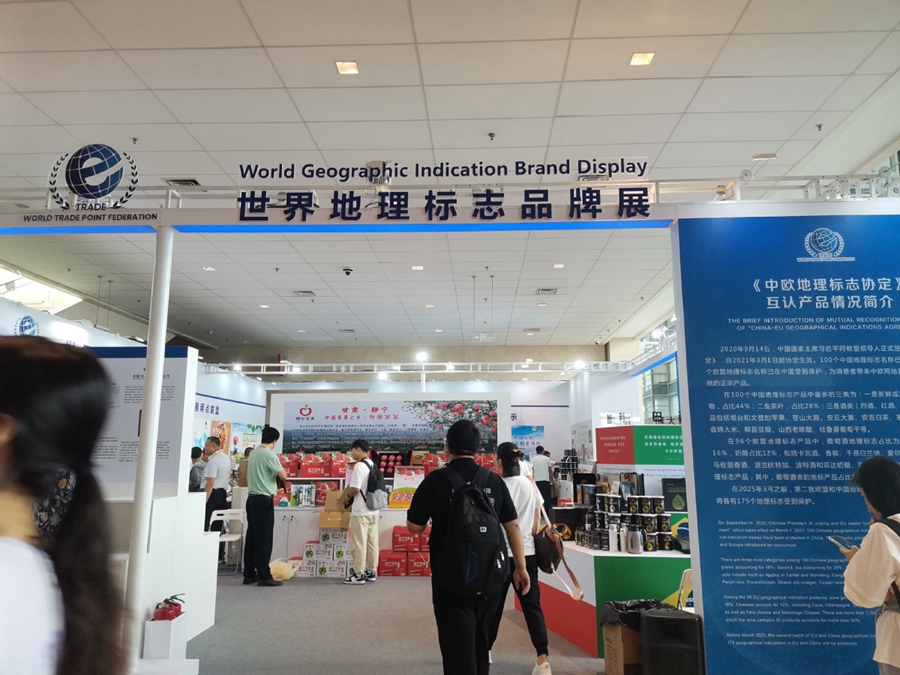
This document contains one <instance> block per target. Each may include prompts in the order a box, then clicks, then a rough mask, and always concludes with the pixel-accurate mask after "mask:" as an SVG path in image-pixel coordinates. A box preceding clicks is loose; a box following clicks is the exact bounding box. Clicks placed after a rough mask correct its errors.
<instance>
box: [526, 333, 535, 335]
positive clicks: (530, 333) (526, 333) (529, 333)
mask: <svg viewBox="0 0 900 675" xmlns="http://www.w3.org/2000/svg"><path fill="white" fill-rule="evenodd" d="M525 335H534V333H525Z"/></svg>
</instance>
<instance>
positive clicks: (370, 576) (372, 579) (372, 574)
mask: <svg viewBox="0 0 900 675" xmlns="http://www.w3.org/2000/svg"><path fill="white" fill-rule="evenodd" d="M365 578H366V581H368V582H369V583H370V584H373V583H375V580H376V579H377V578H378V577H377V576H375V572H366V577H365Z"/></svg>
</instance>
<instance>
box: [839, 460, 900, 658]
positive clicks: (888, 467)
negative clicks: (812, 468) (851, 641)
mask: <svg viewBox="0 0 900 675" xmlns="http://www.w3.org/2000/svg"><path fill="white" fill-rule="evenodd" d="M851 483H852V484H853V485H856V487H857V488H858V489H859V493H860V495H861V496H862V497H863V499H865V501H866V506H867V507H868V508H869V513H871V514H872V516H873V518H872V521H871V524H870V526H869V533H868V534H867V535H866V536H865V537H864V538H863V540H862V543H861V544H860V545H859V547H856V546H853V547H851V548H844V547H841V553H843V554H844V556H845V557H846V558H847V561H848V564H847V569H846V571H845V572H844V595H845V596H846V597H847V599H848V600H849V601H850V602H852V603H853V604H854V605H857V606H858V607H870V608H875V607H879V610H878V612H877V614H876V615H875V655H874V657H873V659H874V661H875V662H876V663H878V672H879V674H880V675H900V605H898V599H900V589H898V586H897V581H898V580H900V464H898V463H897V462H895V461H894V460H893V459H891V458H889V457H884V456H881V455H876V456H874V457H870V458H869V459H867V460H866V461H865V462H863V463H862V464H860V465H859V468H858V469H857V471H856V473H855V474H853V478H852V479H851Z"/></svg>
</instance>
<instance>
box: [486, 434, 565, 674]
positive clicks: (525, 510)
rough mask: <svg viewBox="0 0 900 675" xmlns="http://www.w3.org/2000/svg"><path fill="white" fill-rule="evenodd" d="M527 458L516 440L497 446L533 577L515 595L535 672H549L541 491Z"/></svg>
mask: <svg viewBox="0 0 900 675" xmlns="http://www.w3.org/2000/svg"><path fill="white" fill-rule="evenodd" d="M524 460H525V455H523V454H522V453H521V452H520V451H519V448H518V447H516V444H515V443H501V444H500V445H499V446H498V447H497V455H496V459H495V460H494V461H495V463H496V466H497V469H498V470H499V471H500V472H501V474H502V475H503V482H504V483H506V487H507V489H508V490H509V495H510V497H512V500H513V504H515V506H516V514H517V515H518V523H519V530H520V531H521V532H522V539H523V540H524V543H525V569H526V570H527V571H528V577H529V578H530V579H531V587H530V588H529V589H528V592H527V593H525V594H524V595H523V594H522V593H520V592H519V589H518V588H517V589H516V595H517V596H518V598H519V603H520V604H521V605H522V613H523V614H524V615H525V625H526V626H528V634H529V636H531V644H532V645H534V650H535V652H536V654H537V661H536V663H535V666H534V669H533V670H532V675H550V661H549V660H548V658H547V657H548V654H549V651H550V650H549V648H548V646H547V623H546V621H545V620H544V610H543V609H541V589H540V586H539V585H538V579H537V576H538V566H537V557H536V556H535V552H534V530H535V528H536V527H537V526H538V525H539V524H540V517H541V516H540V513H541V504H540V502H539V501H538V491H537V488H536V487H535V485H534V482H533V481H532V480H531V478H529V477H527V476H525V472H524V471H523V470H522V466H523V464H524ZM510 553H511V552H510ZM510 560H512V557H510ZM512 572H513V570H512V568H511V569H510V572H509V578H508V579H507V582H506V586H504V588H503V595H502V596H501V598H500V604H499V605H497V613H496V615H495V616H494V619H493V622H492V623H491V633H490V641H489V643H490V644H491V645H493V644H494V642H495V641H496V640H497V633H498V631H499V630H500V621H501V619H502V618H503V606H504V605H505V604H506V595H507V593H509V587H510V585H511V584H512Z"/></svg>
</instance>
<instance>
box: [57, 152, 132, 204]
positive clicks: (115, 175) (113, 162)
mask: <svg viewBox="0 0 900 675" xmlns="http://www.w3.org/2000/svg"><path fill="white" fill-rule="evenodd" d="M121 164H122V156H121V155H120V154H119V153H118V152H116V150H114V149H113V148H111V147H109V146H108V145H101V144H99V143H96V144H94V145H86V146H84V147H83V148H81V149H79V150H76V151H75V152H73V153H72V156H71V157H70V158H69V162H68V164H66V183H68V185H69V188H70V189H71V190H72V192H74V193H75V194H76V195H78V196H79V197H83V198H84V199H102V198H103V197H105V196H107V195H108V194H110V193H111V192H112V191H113V190H115V189H116V188H117V187H119V183H121V182H122V176H123V174H124V168H123V167H122V166H121ZM116 167H119V168H118V169H116ZM110 172H112V173H110ZM103 174H106V177H105V178H103V180H102V181H100V182H97V178H98V177H100V176H102V175H103Z"/></svg>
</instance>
